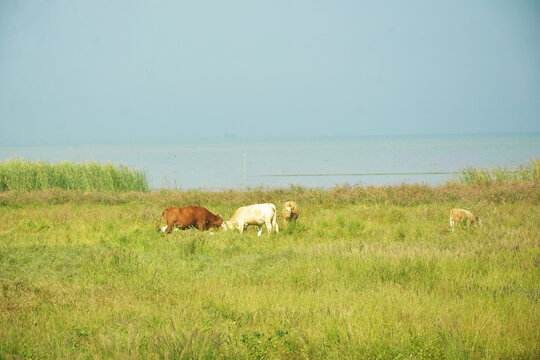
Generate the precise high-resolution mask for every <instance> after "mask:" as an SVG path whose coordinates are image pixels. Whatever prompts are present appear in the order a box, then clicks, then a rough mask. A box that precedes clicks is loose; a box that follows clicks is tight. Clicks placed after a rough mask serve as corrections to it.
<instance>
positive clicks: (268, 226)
mask: <svg viewBox="0 0 540 360" xmlns="http://www.w3.org/2000/svg"><path fill="white" fill-rule="evenodd" d="M265 224H266V230H268V235H270V233H271V232H272V223H271V222H270V220H265Z"/></svg>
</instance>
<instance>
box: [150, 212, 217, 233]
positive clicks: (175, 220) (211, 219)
mask: <svg viewBox="0 0 540 360" xmlns="http://www.w3.org/2000/svg"><path fill="white" fill-rule="evenodd" d="M163 217H164V218H165V222H166V223H167V228H166V230H165V232H166V233H167V234H170V232H171V230H172V228H173V226H175V225H176V226H177V227H178V228H180V229H187V228H188V227H191V226H194V227H196V228H197V229H199V230H200V231H203V230H208V229H210V228H212V227H215V228H219V227H220V226H221V224H223V219H222V218H221V216H219V215H214V214H212V213H211V212H210V211H208V210H207V209H206V208H204V207H202V206H184V207H168V208H166V209H165V210H163V212H162V213H161V217H160V218H159V222H158V223H157V225H156V230H158V229H159V227H160V225H161V219H162V218H163Z"/></svg>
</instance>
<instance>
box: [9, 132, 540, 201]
mask: <svg viewBox="0 0 540 360" xmlns="http://www.w3.org/2000/svg"><path fill="white" fill-rule="evenodd" d="M538 157H540V134H509V135H500V134H498V135H437V136H379V137H327V138H282V139H252V140H250V139H214V140H191V141H186V140H182V141H179V142H178V143H176V144H129V145H125V144H124V145H65V146H0V160H2V161H4V160H7V159H12V158H19V159H26V160H47V161H49V162H53V163H55V162H58V161H62V160H67V161H74V162H82V161H98V162H101V163H107V162H110V163H113V164H115V165H117V164H122V165H127V166H129V167H132V168H137V169H141V170H143V171H145V172H146V174H147V175H148V177H149V180H150V186H151V188H153V189H158V188H175V189H212V190H221V189H228V188H236V189H243V188H246V187H257V186H264V187H282V186H289V185H291V184H294V185H301V186H307V187H321V188H328V187H332V186H335V185H340V184H345V183H347V184H351V185H383V184H400V183H424V184H430V185H436V184H441V183H444V182H445V181H448V180H449V179H452V178H453V177H454V176H455V175H453V173H454V172H457V171H460V170H462V169H464V168H465V167H467V166H475V167H490V166H508V167H511V168H515V167H516V166H518V165H520V164H526V163H527V162H528V161H529V160H531V159H533V158H538Z"/></svg>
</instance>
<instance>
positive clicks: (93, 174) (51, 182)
mask: <svg viewBox="0 0 540 360" xmlns="http://www.w3.org/2000/svg"><path fill="white" fill-rule="evenodd" d="M54 188H59V189H66V190H82V191H90V190H99V191H148V179H147V177H146V175H145V174H144V172H142V171H139V170H133V169H129V168H128V167H126V166H114V165H112V164H100V163H96V162H85V163H72V162H67V161H63V162H59V163H56V164H50V163H49V162H47V161H39V162H34V161H25V160H17V159H15V160H7V161H5V162H0V192H2V191H9V190H13V191H34V190H49V189H54Z"/></svg>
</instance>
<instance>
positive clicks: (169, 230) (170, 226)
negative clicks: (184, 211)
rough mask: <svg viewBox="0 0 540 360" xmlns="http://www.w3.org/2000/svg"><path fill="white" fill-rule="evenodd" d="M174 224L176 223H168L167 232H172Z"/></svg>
mask: <svg viewBox="0 0 540 360" xmlns="http://www.w3.org/2000/svg"><path fill="white" fill-rule="evenodd" d="M173 225H174V224H173V223H170V224H167V228H166V229H165V234H170V233H171V230H172V227H173Z"/></svg>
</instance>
